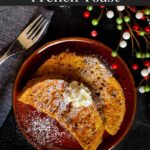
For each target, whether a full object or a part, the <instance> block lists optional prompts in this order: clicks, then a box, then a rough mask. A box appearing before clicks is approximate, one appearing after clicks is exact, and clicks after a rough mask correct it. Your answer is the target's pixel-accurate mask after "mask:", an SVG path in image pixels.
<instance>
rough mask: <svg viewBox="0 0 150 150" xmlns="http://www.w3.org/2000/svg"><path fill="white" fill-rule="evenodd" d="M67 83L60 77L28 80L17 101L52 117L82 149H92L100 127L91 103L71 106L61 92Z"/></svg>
mask: <svg viewBox="0 0 150 150" xmlns="http://www.w3.org/2000/svg"><path fill="white" fill-rule="evenodd" d="M68 85H69V84H68V82H67V81H64V80H60V79H47V78H44V77H43V78H38V79H33V80H30V81H29V82H28V84H27V86H26V87H25V89H24V90H23V92H22V93H21V94H20V96H19V101H20V102H23V103H25V104H28V105H30V106H32V107H34V108H36V109H37V110H40V111H41V112H43V113H45V114H47V115H49V116H50V117H52V118H54V119H56V120H57V121H58V122H59V123H60V124H61V125H63V126H64V127H65V128H66V129H68V131H70V133H71V134H72V135H73V136H74V137H75V138H76V139H77V141H78V142H79V143H80V145H81V146H82V147H83V148H84V149H85V150H96V148H97V147H98V145H99V144H100V143H101V142H102V137H103V133H104V126H103V124H102V119H101V117H100V115H99V112H98V111H97V108H96V106H95V104H94V103H91V104H90V105H89V106H87V107H84V106H81V107H74V106H73V105H72V103H70V102H68V101H67V100H66V99H65V98H64V95H63V93H64V92H65V89H66V88H67V87H68Z"/></svg>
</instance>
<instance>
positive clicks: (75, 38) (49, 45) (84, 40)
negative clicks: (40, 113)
mask: <svg viewBox="0 0 150 150" xmlns="http://www.w3.org/2000/svg"><path fill="white" fill-rule="evenodd" d="M68 41H70V42H71V41H74V42H77V41H79V42H84V43H91V44H96V45H100V46H101V47H104V48H105V49H107V50H108V51H112V49H111V48H109V47H107V46H106V45H104V44H103V43H101V42H99V41H96V40H92V39H88V38H82V37H68V38H60V39H58V40H53V41H50V42H48V43H46V44H44V45H43V46H41V47H40V48H38V49H37V50H36V51H35V52H34V53H32V54H31V55H30V56H29V57H28V58H27V59H26V60H25V62H24V63H23V64H22V66H21V67H20V69H19V72H18V74H17V77H16V80H15V83H14V88H13V111H14V114H15V119H16V121H17V125H18V128H19V129H20V130H21V132H22V133H23V135H24V137H25V138H26V139H27V141H29V142H30V143H31V144H32V145H33V146H35V147H36V144H35V143H33V142H31V140H30V138H28V137H27V136H26V134H25V133H24V132H23V131H22V128H21V125H20V123H19V121H18V120H17V117H16V108H15V101H16V97H17V94H16V89H17V85H18V83H19V78H20V76H21V75H22V72H23V70H24V68H25V67H26V66H27V65H29V62H31V60H32V59H33V58H34V57H35V56H36V55H37V54H38V53H42V51H44V50H46V49H47V48H49V47H51V46H53V45H57V44H60V43H64V42H68ZM117 59H119V61H120V62H121V63H122V64H123V65H124V67H126V69H127V70H128V73H129V76H130V78H131V82H132V85H133V86H134V87H135V83H134V79H133V77H132V75H131V72H130V70H129V69H128V67H127V65H126V64H125V62H124V61H123V60H122V58H120V57H119V56H118V57H117ZM133 95H134V97H133V98H134V105H133V114H132V118H131V121H130V122H129V124H128V125H127V127H126V130H125V131H124V132H123V133H122V134H121V136H120V137H118V139H117V140H116V141H115V142H114V143H113V145H112V146H111V147H110V148H109V149H112V148H114V147H115V146H116V145H118V144H119V143H120V142H121V141H122V140H123V138H124V137H125V136H126V134H127V133H128V131H129V129H130V128H131V126H132V123H133V121H134V117H135V113H136V103H137V93H136V90H135V89H133Z"/></svg>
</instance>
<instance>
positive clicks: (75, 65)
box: [36, 52, 125, 135]
mask: <svg viewBox="0 0 150 150" xmlns="http://www.w3.org/2000/svg"><path fill="white" fill-rule="evenodd" d="M51 74H56V75H62V76H63V77H64V78H66V77H67V78H71V79H72V80H78V81H80V82H83V83H84V84H86V85H88V86H89V87H90V88H91V89H92V90H93V93H94V95H96V96H95V104H96V106H97V109H98V111H99V112H100V115H101V116H102V118H103V121H104V123H105V130H106V131H107V132H108V133H109V134H111V135H114V134H116V133H117V131H118V130H119V128H120V126H121V123H122V121H123V118H124V114H125V97H124V93H123V90H122V88H121V86H120V84H119V82H118V81H117V80H116V79H115V78H114V77H113V76H112V74H111V72H110V71H109V70H108V69H107V67H106V66H105V65H104V64H103V63H102V62H101V61H100V60H99V59H98V58H97V57H96V56H94V55H85V56H79V55H76V54H74V53H70V52H63V53H60V54H59V55H57V56H53V57H51V58H50V59H49V60H47V61H46V62H45V63H44V64H43V65H42V66H41V67H40V68H39V69H38V71H37V72H36V76H41V75H51ZM114 94H115V96H114Z"/></svg>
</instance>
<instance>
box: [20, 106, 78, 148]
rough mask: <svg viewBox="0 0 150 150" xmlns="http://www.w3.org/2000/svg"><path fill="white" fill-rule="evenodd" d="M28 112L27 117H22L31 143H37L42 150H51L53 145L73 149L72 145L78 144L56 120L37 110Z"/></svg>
mask: <svg viewBox="0 0 150 150" xmlns="http://www.w3.org/2000/svg"><path fill="white" fill-rule="evenodd" d="M27 107H29V106H27ZM27 109H29V108H27ZM27 109H26V110H27ZM27 112H28V114H26V115H27V116H26V117H25V116H24V115H23V116H22V115H21V116H20V117H21V118H20V119H21V120H22V123H23V126H24V131H25V133H26V134H27V135H28V136H29V138H30V140H31V142H33V143H36V145H38V146H39V147H40V149H41V148H44V149H45V148H46V149H51V148H52V146H53V145H55V146H59V147H61V146H62V147H66V148H71V144H74V143H77V142H76V140H75V139H74V137H73V136H72V135H71V133H70V132H69V131H67V130H66V129H65V128H64V127H63V126H61V125H60V124H58V122H56V120H55V119H52V118H50V117H48V116H46V115H44V114H42V113H41V112H40V111H37V110H34V111H33V110H30V111H27ZM23 118H24V119H23ZM68 139H69V141H68ZM68 143H69V145H68Z"/></svg>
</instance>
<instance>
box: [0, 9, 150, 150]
mask: <svg viewBox="0 0 150 150" xmlns="http://www.w3.org/2000/svg"><path fill="white" fill-rule="evenodd" d="M0 9H1V8H0ZM13 9H16V7H14V8H13ZM21 9H22V8H21ZM27 9H32V8H31V7H26V10H27ZM47 9H48V10H51V9H55V14H54V17H53V19H52V22H51V26H50V28H49V30H48V32H47V35H46V36H45V38H44V39H43V40H42V41H41V43H39V45H38V46H40V45H42V44H43V43H45V42H48V41H50V40H54V39H57V38H61V37H68V36H82V37H90V35H89V33H90V30H91V24H90V23H89V21H88V20H87V21H85V20H83V18H82V12H83V10H84V8H83V7H72V8H55V7H47ZM0 15H1V12H0ZM9 15H10V14H8V16H9ZM11 15H12V19H13V18H14V15H13V14H11ZM0 26H1V18H0ZM99 28H100V29H98V31H99V32H100V34H99V36H98V37H97V40H100V41H102V42H103V43H105V44H106V45H108V46H110V47H112V48H115V47H116V44H117V43H116V41H117V39H118V38H119V36H118V32H117V31H116V30H115V27H114V25H113V21H108V20H107V19H105V20H104V22H103V23H102V24H101V27H99ZM16 29H17V28H15V26H14V31H15V30H16ZM0 30H1V29H0ZM12 31H13V30H12ZM0 32H1V31H0ZM18 33H19V31H18ZM104 33H105V34H104ZM114 35H115V36H114ZM1 38H2V37H1V36H0V41H1ZM12 39H13V38H10V41H9V42H11V41H12ZM0 44H1V43H0ZM5 46H6V45H5V44H3V48H4V47H5ZM1 51H2V50H1ZM128 53H129V47H128V48H127V49H126V50H123V53H121V55H122V57H123V58H124V59H125V60H126V62H127V64H128V65H129V68H130V66H131V65H130V64H131V63H132V62H133V61H134V59H133V58H132V57H131V55H130V54H129V55H127V54H128ZM16 57H19V58H20V56H16ZM23 57H25V56H24V55H23ZM11 59H12V62H14V59H15V58H11ZM10 61H11V60H10ZM9 65H10V64H9ZM9 65H8V67H7V69H8V72H9V70H10V69H9ZM11 66H12V65H11ZM132 73H133V75H134V76H135V79H136V82H137V81H139V78H138V76H139V75H138V76H137V73H134V72H132ZM12 76H13V78H15V73H14V72H13V70H12V71H10V75H9V77H8V75H7V73H6V74H4V75H3V80H4V79H5V80H6V81H7V82H6V83H5V84H3V86H5V87H6V85H7V84H8V85H9V84H11V85H10V86H8V87H7V88H5V89H3V90H1V89H0V96H1V95H2V94H3V93H11V90H10V89H11V88H10V87H12V86H13V82H12V83H10V81H11V78H12ZM0 79H1V74H0ZM1 82H2V81H0V87H2V84H1ZM6 97H8V98H9V99H10V97H11V96H9V95H7V94H6ZM0 100H1V98H0ZM137 102H138V103H137V113H136V117H135V121H134V124H133V126H132V128H131V129H130V131H129V133H128V134H127V136H126V137H125V138H124V140H123V141H122V142H121V143H120V144H119V145H118V146H116V147H115V148H114V150H150V122H149V121H150V97H149V95H147V96H145V95H141V94H139V95H138V100H137ZM9 105H10V104H9ZM0 119H1V118H0ZM13 149H17V150H33V149H34V148H33V147H32V146H31V145H30V144H28V142H27V141H26V140H25V138H24V137H23V136H22V134H21V133H20V131H19V130H18V128H17V125H16V122H15V119H14V114H13V111H11V112H10V113H9V115H8V117H7V119H6V121H5V123H4V125H3V126H2V127H1V128H0V150H13Z"/></svg>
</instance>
